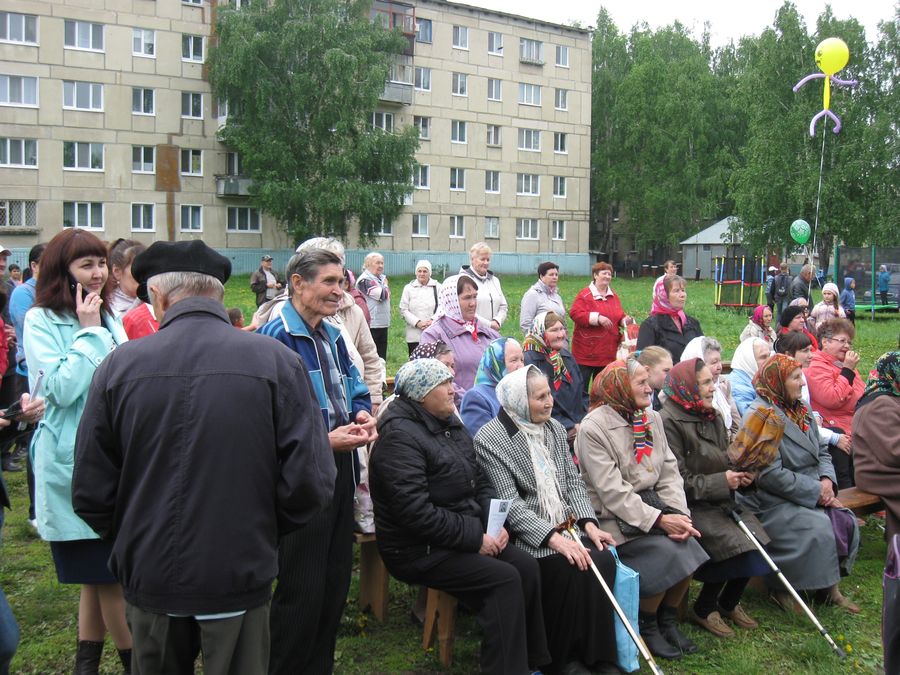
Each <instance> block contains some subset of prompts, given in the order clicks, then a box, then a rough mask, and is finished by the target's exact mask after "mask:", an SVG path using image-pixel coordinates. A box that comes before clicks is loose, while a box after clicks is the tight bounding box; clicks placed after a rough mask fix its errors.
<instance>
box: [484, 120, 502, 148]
mask: <svg viewBox="0 0 900 675" xmlns="http://www.w3.org/2000/svg"><path fill="white" fill-rule="evenodd" d="M487 144H488V145H493V146H499V145H500V125H499V124H488V125H487Z"/></svg>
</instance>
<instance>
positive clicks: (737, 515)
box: [728, 507, 847, 659]
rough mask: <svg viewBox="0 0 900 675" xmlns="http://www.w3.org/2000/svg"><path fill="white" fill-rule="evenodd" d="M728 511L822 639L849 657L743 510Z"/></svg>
mask: <svg viewBox="0 0 900 675" xmlns="http://www.w3.org/2000/svg"><path fill="white" fill-rule="evenodd" d="M728 510H730V511H731V517H732V518H734V522H736V523H737V524H738V527H739V528H741V531H742V532H743V533H744V535H746V537H747V539H749V540H750V542H751V543H752V544H753V545H754V546H756V549H757V550H758V551H759V552H760V553H761V554H762V557H763V558H765V560H766V562H767V563H768V564H769V567H771V568H772V571H773V572H775V574H777V575H778V578H779V579H780V580H781V583H782V584H784V587H785V588H786V589H787V591H788V593H790V594H791V596H792V597H793V598H794V600H795V601H796V603H797V604H798V605H800V606H801V607H802V608H803V611H804V612H806V616H808V617H809V620H810V621H812V622H813V625H815V627H816V628H818V629H819V632H820V633H821V634H822V637H824V638H825V639H826V640H828V644H830V645H831V648H832V649H833V650H834V651H835V653H836V654H837V655H838V656H839V657H840V658H842V659H843V658H846V656H847V655H846V654H845V653H844V651H843V650H842V649H841V648H840V647H838V646H837V645H836V644H835V643H834V640H832V639H831V636H830V635H829V634H828V631H827V630H825V628H824V626H822V624H821V623H819V620H818V619H817V618H816V615H815V614H813V613H812V610H811V609H810V608H809V607H807V605H806V603H805V602H803V600H802V599H801V598H800V595H799V594H798V593H797V591H795V590H794V587H793V586H791V584H790V583H789V582H788V580H787V578H786V577H785V576H784V574H782V572H781V570H780V569H778V565H776V564H775V561H774V560H772V558H770V557H769V554H768V553H767V552H766V549H765V548H763V545H762V544H760V543H759V540H758V539H757V538H756V537H755V536H754V535H753V533H752V532H751V531H750V528H749V527H747V524H746V523H745V522H744V521H743V519H742V518H741V514H740V511H741V509H740V508H739V507H738V508H736V509H728Z"/></svg>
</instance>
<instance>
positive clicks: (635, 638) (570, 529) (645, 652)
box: [561, 519, 664, 675]
mask: <svg viewBox="0 0 900 675" xmlns="http://www.w3.org/2000/svg"><path fill="white" fill-rule="evenodd" d="M574 525H575V521H574V519H570V520H568V521H566V522H565V523H563V524H562V525H561V527H564V528H565V532H566V533H567V534H568V535H569V536H570V537H572V539H574V540H575V541H576V542H578V545H579V546H581V548H583V549H584V550H585V551H587V552H588V560H589V561H590V563H591V570H593V572H594V576H595V577H597V581H599V582H600V585H601V586H602V587H603V592H604V593H606V597H607V598H609V601H610V602H611V603H612V606H613V609H614V610H616V614H617V615H618V616H619V620H620V621H621V622H622V625H624V626H625V630H627V631H628V636H629V637H630V638H631V640H632V642H634V644H635V645H636V646H637V648H638V651H639V652H640V653H641V656H643V657H644V660H645V661H646V662H647V664H648V665H649V666H650V669H651V670H652V671H653V672H654V673H655V674H656V675H664V674H663V671H662V668H660V667H659V666H658V665H656V661H654V660H653V655H652V654H650V650H649V649H647V645H646V644H644V639H643V638H642V637H641V636H640V635H638V634H637V632H636V631H635V630H634V628H633V627H632V625H631V622H630V621H629V620H628V617H627V616H625V610H623V609H622V606H621V605H620V604H619V601H618V600H616V596H615V595H613V592H612V589H611V588H610V587H609V585H608V584H607V583H606V579H604V578H603V575H601V574H600V570H598V569H597V565H595V564H594V560H593V558H591V554H590V550H589V549H588V547H587V546H585V545H584V544H583V543H582V541H581V538H580V537H579V536H578V533H577V532H575V527H574Z"/></svg>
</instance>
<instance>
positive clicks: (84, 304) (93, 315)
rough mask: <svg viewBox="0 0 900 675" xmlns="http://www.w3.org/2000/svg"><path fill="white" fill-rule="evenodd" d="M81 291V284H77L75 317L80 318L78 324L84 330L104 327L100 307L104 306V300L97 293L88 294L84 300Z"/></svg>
mask: <svg viewBox="0 0 900 675" xmlns="http://www.w3.org/2000/svg"><path fill="white" fill-rule="evenodd" d="M81 291H82V289H81V284H75V315H76V316H77V317H78V323H80V324H81V327H82V328H91V327H92V326H100V325H102V322H101V320H100V307H101V306H102V305H103V299H102V298H101V297H100V295H99V294H97V293H88V294H87V295H86V296H85V297H84V298H83V299H82V297H81Z"/></svg>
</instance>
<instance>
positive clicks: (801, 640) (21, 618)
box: [0, 276, 900, 675]
mask: <svg viewBox="0 0 900 675" xmlns="http://www.w3.org/2000/svg"><path fill="white" fill-rule="evenodd" d="M410 278H412V277H411V276H410ZM407 281H408V279H401V278H396V279H394V283H393V289H394V294H393V296H394V298H395V300H394V302H395V303H396V302H397V301H399V297H400V291H401V290H402V287H403V284H405V283H406V282H407ZM587 281H588V279H587V277H583V278H578V279H564V280H563V283H562V294H563V297H564V298H565V299H566V301H567V304H568V303H570V302H571V300H572V298H574V296H575V294H576V293H577V292H578V291H579V290H580V289H581V288H582V287H583V286H584V285H585V284H586V283H587ZM531 283H532V281H531V279H526V278H521V277H519V278H516V277H508V278H504V280H503V286H504V291H505V292H506V294H507V297H508V299H509V301H510V304H511V307H510V316H509V318H508V320H507V324H506V325H505V326H504V331H503V332H504V334H506V335H513V336H517V337H519V331H518V303H519V299H520V298H521V296H522V294H523V293H524V292H525V290H526V289H527V288H528V286H529V285H530V284H531ZM650 284H651V282H650V280H647V279H644V280H634V281H632V280H622V281H616V283H615V284H614V285H613V288H614V289H615V290H616V291H617V292H619V293H620V295H621V297H622V301H623V305H624V306H625V309H626V311H628V312H629V313H631V314H633V315H634V316H635V318H636V319H637V320H638V321H640V320H643V319H644V318H645V317H646V315H647V312H648V311H649V307H650V301H649V298H650ZM712 292H713V287H712V284H711V283H709V282H699V283H694V282H690V283H689V285H688V294H689V299H688V308H687V310H688V313H689V314H691V315H693V316H696V317H697V318H698V319H699V320H700V323H701V325H702V326H703V327H704V328H705V330H706V331H707V332H708V333H709V334H711V335H713V336H715V337H717V338H719V340H720V341H721V342H722V343H723V345H724V348H725V354H724V356H725V358H730V356H731V352H732V351H733V349H734V348H735V347H736V346H737V338H738V335H739V333H740V331H741V329H742V328H743V326H744V324H745V323H746V317H745V316H742V315H739V314H737V313H734V312H727V311H719V312H717V311H716V310H715V308H714V307H713V306H712ZM253 300H254V298H253V295H252V294H251V293H250V290H249V277H248V276H242V277H236V278H235V279H233V280H232V281H231V282H229V284H228V286H227V293H226V305H227V306H228V307H235V306H237V307H240V308H241V309H243V310H244V312H245V316H246V317H247V320H248V321H249V317H250V314H251V312H252V310H253V309H254V301H253ZM394 317H395V318H394V322H393V324H392V327H391V340H390V347H389V366H388V373H389V374H393V373H394V372H396V370H397V368H398V367H399V366H400V364H401V363H402V362H403V361H404V360H405V354H406V345H405V338H404V332H403V327H402V325H401V320H400V318H399V313H398V312H395V313H394ZM857 327H858V330H859V334H858V335H857V338H856V344H857V348H858V349H859V351H860V352H861V353H862V362H861V363H860V367H859V370H860V372H861V373H863V374H865V373H866V372H867V370H868V369H869V368H870V367H871V364H872V363H873V361H874V360H875V358H877V356H878V355H880V354H881V353H883V352H885V351H887V350H889V349H892V348H896V345H897V332H898V327H900V321H897V319H896V318H885V319H879V320H876V321H875V322H874V323H873V322H871V321H868V320H861V321H858V322H857ZM6 480H7V484H8V487H9V491H10V496H11V499H12V502H13V509H12V511H10V512H9V513H8V515H7V520H6V527H5V529H4V531H3V545H2V548H0V585H2V587H3V589H4V590H5V591H6V594H7V596H8V598H9V601H10V604H11V605H12V608H13V612H14V613H15V615H16V617H17V619H18V622H19V625H20V628H21V631H22V639H21V643H20V645H19V650H18V653H17V654H16V657H15V660H14V661H13V664H12V669H11V672H13V673H40V674H44V673H65V672H71V668H72V663H73V655H74V651H75V641H76V623H77V606H78V589H77V587H74V586H61V585H59V584H58V583H57V582H56V575H55V571H54V568H53V563H52V560H51V558H50V552H49V548H48V546H47V545H46V543H44V542H42V541H41V540H40V539H39V538H38V537H37V535H36V534H35V533H34V531H33V530H32V529H31V527H30V526H29V525H28V522H27V504H28V496H27V492H26V485H25V475H24V473H14V474H6ZM879 522H880V521H878V520H877V519H874V518H873V519H870V520H869V522H868V524H867V525H866V527H864V528H863V530H862V534H863V539H862V548H861V551H860V557H859V560H858V562H857V566H856V568H855V569H854V572H853V575H852V576H851V577H849V578H848V579H846V580H845V581H844V582H843V584H842V588H843V590H844V592H845V593H846V594H847V595H848V596H849V597H850V598H852V599H853V600H854V601H856V602H857V603H859V604H860V605H861V607H862V608H863V611H862V613H861V614H859V615H857V616H853V615H850V614H848V613H846V612H844V611H842V610H838V609H834V608H821V609H818V610H817V614H818V616H819V618H820V620H821V621H822V623H823V624H824V625H825V627H826V628H827V629H828V630H829V631H830V633H831V635H832V636H833V637H834V638H835V639H836V640H838V641H839V643H840V644H841V645H843V646H844V647H845V648H846V649H847V651H848V652H849V655H848V658H847V659H846V660H845V661H842V662H839V661H837V660H836V658H835V657H834V656H833V655H832V654H831V652H830V649H829V647H828V646H827V644H826V642H825V641H824V639H823V638H822V637H821V636H819V635H818V634H817V631H816V630H815V629H814V628H813V626H812V625H811V624H810V623H809V622H808V621H807V619H806V618H805V617H802V618H801V617H794V616H788V615H786V614H784V613H783V612H781V611H779V610H778V609H776V608H774V606H773V605H771V604H770V603H769V602H768V601H767V600H766V599H765V598H764V597H763V596H761V595H759V594H758V593H757V592H756V591H754V590H752V589H751V590H748V591H747V594H746V596H745V605H746V607H747V608H748V610H749V611H750V613H751V614H752V615H753V616H754V617H755V618H757V619H758V620H759V622H760V624H761V626H762V627H761V628H760V629H759V630H758V631H754V632H752V633H747V632H740V633H739V634H738V636H737V637H736V638H733V639H729V640H718V639H716V638H714V637H713V636H711V635H709V634H707V633H705V632H701V631H700V630H699V629H695V628H694V627H692V626H688V627H686V628H685V630H686V632H688V633H689V634H690V635H691V637H692V638H694V639H695V640H696V641H697V642H698V644H699V645H700V648H701V651H700V653H699V654H697V655H694V656H691V657H687V658H685V659H683V660H681V661H676V662H672V663H666V662H661V665H662V667H663V668H665V670H666V672H667V673H710V674H713V673H728V672H732V673H810V674H812V673H816V675H827V674H831V673H834V674H835V675H836V674H838V673H847V672H861V673H873V672H875V671H876V670H877V668H878V667H879V666H880V664H881V660H882V655H881V643H880V617H881V574H882V569H883V561H884V557H885V544H884V542H883V531H882V530H881V529H880V527H879ZM693 592H694V593H696V585H695V588H694V589H693ZM356 596H357V590H356V578H355V577H354V581H353V585H352V587H351V595H350V598H349V602H348V606H347V611H346V612H345V613H344V619H343V624H342V628H341V632H340V635H339V638H338V645H337V653H336V672H339V673H380V672H390V673H396V672H407V673H409V672H417V673H422V672H437V671H441V670H442V668H441V665H440V663H439V661H438V660H437V657H436V655H435V654H434V653H433V652H431V651H429V652H424V651H423V650H422V641H421V640H422V636H421V628H419V627H418V626H417V625H414V624H413V623H412V622H411V620H410V618H409V610H410V607H411V605H412V603H413V601H414V597H415V591H414V590H413V589H411V588H409V587H407V586H405V585H404V584H400V583H398V582H396V581H392V582H391V601H390V609H389V615H388V620H387V621H386V622H385V623H383V624H382V623H379V622H378V621H376V620H374V619H373V618H371V617H370V616H368V615H366V614H361V613H360V612H359V611H358V609H357V603H356ZM456 635H457V639H456V644H455V647H454V652H453V653H454V664H453V667H452V669H451V671H450V672H453V673H472V672H477V670H478V645H479V642H480V629H479V628H478V626H477V624H476V622H475V621H474V619H473V617H472V616H470V615H468V614H466V613H460V616H459V620H458V623H457V631H456ZM298 639H303V638H302V636H298ZM102 668H103V669H102V672H104V673H117V672H121V667H120V666H119V664H118V657H117V655H116V654H115V650H114V649H112V645H111V644H109V643H108V646H107V650H106V653H105V654H104V659H103V666H102ZM642 672H649V671H648V670H647V669H646V668H645V669H644V670H643V671H642Z"/></svg>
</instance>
